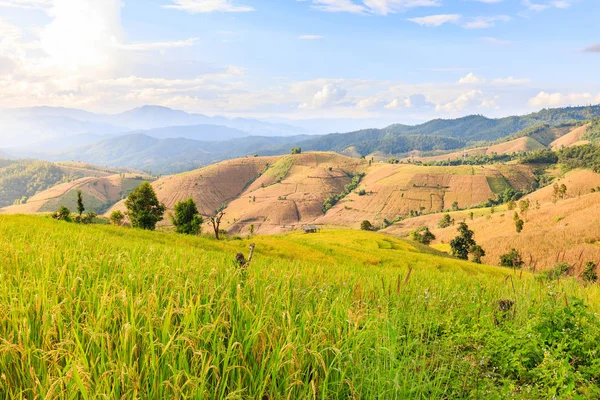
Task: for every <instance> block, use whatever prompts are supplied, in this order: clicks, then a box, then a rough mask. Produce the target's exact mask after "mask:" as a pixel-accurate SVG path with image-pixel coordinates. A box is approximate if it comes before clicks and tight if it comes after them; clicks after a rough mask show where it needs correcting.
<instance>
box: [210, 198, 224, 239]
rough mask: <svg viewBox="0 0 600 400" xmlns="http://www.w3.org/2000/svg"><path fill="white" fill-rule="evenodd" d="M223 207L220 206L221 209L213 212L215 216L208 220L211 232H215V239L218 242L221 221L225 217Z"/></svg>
mask: <svg viewBox="0 0 600 400" xmlns="http://www.w3.org/2000/svg"><path fill="white" fill-rule="evenodd" d="M224 210H225V205H222V206H221V207H219V208H218V209H217V210H216V211H215V215H213V216H211V217H210V218H209V220H208V221H209V222H210V224H211V226H212V228H213V231H214V232H215V239H217V240H219V238H220V235H221V229H220V226H221V220H222V219H223V216H225V211H224Z"/></svg>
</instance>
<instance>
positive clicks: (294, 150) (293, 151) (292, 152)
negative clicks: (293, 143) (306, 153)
mask: <svg viewBox="0 0 600 400" xmlns="http://www.w3.org/2000/svg"><path fill="white" fill-rule="evenodd" d="M301 153H302V147H294V148H293V149H292V150H290V154H301Z"/></svg>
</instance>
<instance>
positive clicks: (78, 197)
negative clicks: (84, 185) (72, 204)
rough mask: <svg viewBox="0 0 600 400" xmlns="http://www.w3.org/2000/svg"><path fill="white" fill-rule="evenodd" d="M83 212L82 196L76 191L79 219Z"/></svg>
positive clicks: (79, 191)
mask: <svg viewBox="0 0 600 400" xmlns="http://www.w3.org/2000/svg"><path fill="white" fill-rule="evenodd" d="M84 211H85V206H84V205H83V195H82V194H81V190H78V191H77V212H78V213H79V218H81V216H82V215H83V212H84Z"/></svg>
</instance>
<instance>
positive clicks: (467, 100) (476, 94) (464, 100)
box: [436, 90, 485, 112]
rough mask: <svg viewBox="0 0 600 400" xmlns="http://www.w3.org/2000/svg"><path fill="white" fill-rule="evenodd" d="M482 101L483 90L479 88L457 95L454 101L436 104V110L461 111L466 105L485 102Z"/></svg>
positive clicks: (470, 105)
mask: <svg viewBox="0 0 600 400" xmlns="http://www.w3.org/2000/svg"><path fill="white" fill-rule="evenodd" d="M482 102H484V99H483V92H482V91H481V90H471V91H470V92H467V93H464V94H462V95H460V96H458V97H457V98H456V99H455V100H454V101H451V102H449V103H446V104H440V105H438V106H437V107H436V111H448V112H453V111H463V110H464V109H465V108H467V107H473V106H477V105H479V106H481V105H482V104H485V102H484V103H482Z"/></svg>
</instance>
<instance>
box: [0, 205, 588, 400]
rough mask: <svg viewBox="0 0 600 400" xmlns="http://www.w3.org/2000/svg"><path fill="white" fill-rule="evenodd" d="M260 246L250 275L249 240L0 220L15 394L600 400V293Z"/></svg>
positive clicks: (1, 356)
mask: <svg viewBox="0 0 600 400" xmlns="http://www.w3.org/2000/svg"><path fill="white" fill-rule="evenodd" d="M251 242H253V243H256V249H257V251H256V254H255V256H254V260H253V262H252V265H251V266H250V269H249V271H248V272H247V273H243V272H241V271H238V269H237V268H236V266H235V263H234V257H235V254H236V253H237V252H238V251H244V252H245V253H247V248H248V245H249V243H250V241H248V240H230V241H222V242H216V241H214V240H211V239H206V238H198V237H185V236H182V235H177V234H172V233H159V232H143V231H137V230H131V229H124V228H116V227H111V226H80V225H75V224H67V223H63V222H56V221H53V220H51V219H49V218H44V217H31V216H0V249H2V250H1V252H0V397H1V398H27V399H34V398H65V399H67V398H68V399H73V398H82V399H88V398H89V399H93V398H111V399H112V398H143V399H150V398H193V399H204V398H206V399H210V398H227V399H309V398H315V399H316V398H319V399H332V398H333V399H347V398H357V399H358V398H363V399H367V398H381V399H408V398H427V399H449V398H452V399H455V398H483V397H486V398H490V399H494V398H524V399H535V398H549V397H553V396H555V397H556V398H571V399H576V398H598V397H600V386H599V381H598V379H600V357H598V343H600V322H598V318H597V314H596V312H597V311H598V306H597V304H598V299H599V293H598V287H597V286H593V287H588V288H586V287H583V286H581V285H580V284H578V283H576V282H575V281H573V280H569V279H568V280H561V281H553V282H540V281H538V280H536V279H534V278H533V277H532V276H531V275H529V274H526V273H524V274H523V275H522V276H520V274H519V273H516V274H514V275H513V273H512V271H510V270H507V269H502V268H497V267H491V266H478V265H475V264H471V263H468V262H462V261H457V260H454V259H451V258H447V257H442V256H439V255H437V254H436V252H435V250H428V251H429V253H423V252H420V251H419V249H417V248H416V247H414V246H413V245H412V244H410V243H408V242H405V241H402V240H398V239H394V238H391V237H388V236H384V235H381V234H376V233H369V232H360V231H350V230H339V231H323V232H322V233H319V234H314V235H303V234H299V233H291V234H287V235H283V236H270V237H269V236H264V237H255V238H252V240H251ZM425 250H427V249H425ZM409 271H410V272H409ZM502 299H507V300H508V299H510V300H512V301H514V302H515V304H514V306H513V307H512V308H510V309H509V310H508V311H507V312H503V311H501V310H499V308H498V301H499V300H502Z"/></svg>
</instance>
